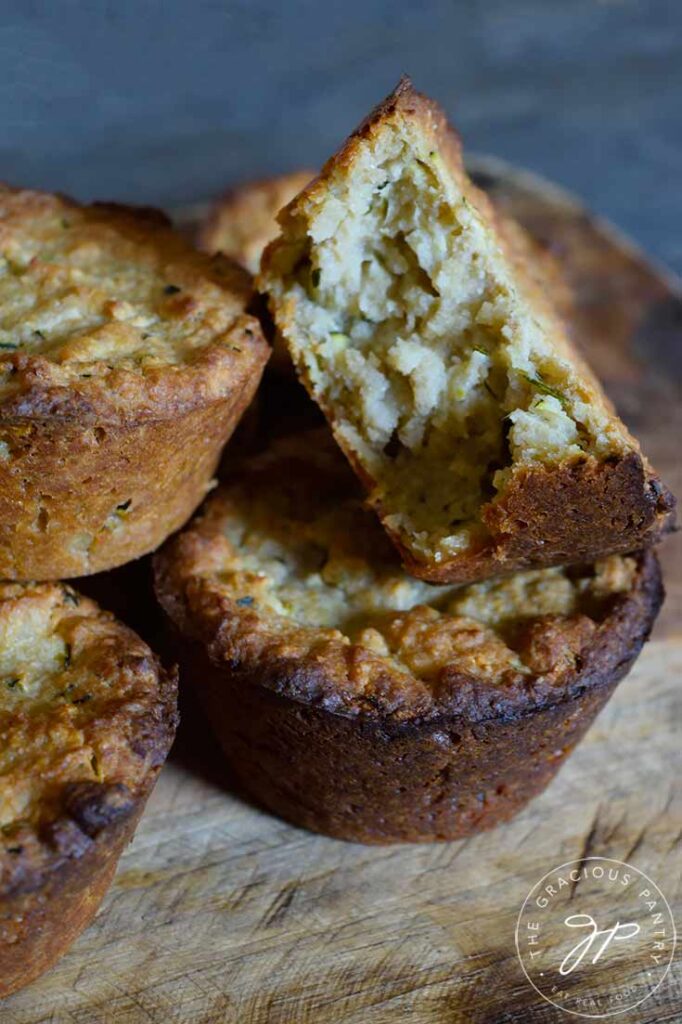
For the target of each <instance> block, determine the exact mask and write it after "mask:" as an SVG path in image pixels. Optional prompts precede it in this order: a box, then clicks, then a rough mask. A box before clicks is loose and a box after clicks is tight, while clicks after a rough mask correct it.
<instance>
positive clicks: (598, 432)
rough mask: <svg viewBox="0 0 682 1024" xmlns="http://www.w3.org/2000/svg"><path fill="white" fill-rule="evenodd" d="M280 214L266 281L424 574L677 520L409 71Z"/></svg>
mask: <svg viewBox="0 0 682 1024" xmlns="http://www.w3.org/2000/svg"><path fill="white" fill-rule="evenodd" d="M279 220H280V224H281V236H280V238H279V239H278V240H276V241H275V242H273V243H272V244H271V245H270V246H269V247H268V249H267V250H266V252H265V254H264V257H263V271H262V274H261V276H260V278H259V282H258V283H259V287H260V289H261V290H262V291H263V292H265V293H266V294H267V296H268V299H269V304H270V309H271V312H272V314H273V317H274V320H275V324H276V327H277V329H278V330H279V332H280V334H281V335H282V337H283V339H284V341H285V342H286V344H287V345H288V347H289V351H290V352H291V355H292V357H293V360H294V364H295V366H296V368H297V371H298V373H299V375H300V376H301V379H302V380H303V382H304V384H305V385H306V387H307V388H308V390H309V391H310V393H311V395H312V396H313V397H314V398H315V399H316V401H317V402H318V403H319V405H320V406H321V408H322V409H323V411H324V412H325V414H326V416H327V418H328V420H329V422H330V424H331V426H332V428H333V431H334V434H335V437H336V440H337V441H338V443H339V445H340V446H341V448H342V449H343V450H344V452H345V454H346V455H347V457H348V458H349V460H350V462H351V464H352V465H353V466H354V468H355V469H356V471H357V473H358V475H359V476H360V478H361V480H362V481H363V484H364V485H365V487H366V489H367V491H368V493H369V501H370V503H371V505H372V506H373V508H374V509H375V510H376V511H377V512H378V514H379V516H380V518H381V520H382V522H383V524H384V527H385V528H386V530H387V531H388V533H389V535H390V537H391V539H392V540H393V541H394V543H395V544H396V546H397V547H398V550H399V551H400V553H401V555H402V557H403V560H404V564H405V565H406V567H407V568H408V569H409V571H410V572H411V573H412V574H413V575H415V576H419V577H420V578H422V579H426V580H429V581H432V582H438V583H447V582H466V581H471V580H477V579H483V578H486V577H490V576H494V575H500V574H503V573H508V572H510V571H513V570H516V569H524V568H529V567H533V566H541V565H556V564H564V563H568V562H576V563H577V562H581V561H592V560H594V559H595V558H598V557H600V556H602V555H606V554H609V553H616V552H628V551H632V550H635V549H637V548H639V547H643V546H647V545H649V544H651V543H653V542H654V541H655V540H656V539H657V538H658V536H659V535H660V534H661V533H662V531H663V530H664V529H666V528H667V527H669V526H670V520H671V511H672V505H673V501H672V498H671V496H670V495H669V494H668V492H667V491H666V490H665V489H664V487H663V486H662V484H661V483H660V481H659V479H658V477H657V476H656V474H655V473H654V471H653V470H652V468H651V467H650V466H649V464H648V462H647V461H646V459H645V458H644V456H643V455H642V453H641V451H640V449H639V446H638V444H637V442H636V441H635V439H634V438H633V437H632V436H631V435H630V434H629V433H628V431H627V429H626V428H625V426H624V425H623V424H622V423H621V421H620V420H619V419H618V417H617V416H616V414H615V413H614V411H613V409H612V407H611V405H610V404H609V402H608V400H607V399H606V397H605V396H604V394H603V392H602V391H601V388H600V386H599V384H598V383H597V381H596V380H595V379H594V377H593V376H592V374H591V372H590V371H589V369H588V368H587V367H586V366H585V364H584V363H583V362H582V360H581V359H580V358H579V357H578V355H577V353H576V352H575V351H574V350H573V349H572V347H571V345H570V343H569V340H568V337H567V333H566V330H565V328H564V326H563V323H562V321H561V319H560V317H559V316H558V314H557V313H556V311H555V309H554V307H553V306H552V305H551V304H550V302H549V301H548V298H547V289H545V288H543V287H542V286H541V285H540V284H539V282H538V278H537V274H536V271H535V269H534V268H533V265H532V261H531V260H530V259H529V256H528V252H527V251H524V246H523V245H520V244H519V235H518V231H516V230H514V229H511V228H510V226H509V224H508V223H507V222H505V221H504V220H502V219H501V218H499V217H496V215H495V213H494V211H493V208H492V206H491V205H490V203H489V202H488V200H487V199H486V198H485V196H484V195H483V193H481V192H479V191H478V190H477V189H476V188H475V187H474V186H473V185H472V183H471V182H470V181H469V179H468V178H467V175H466V173H465V171H464V168H463V165H462V160H461V153H460V147H459V143H458V140H457V137H456V136H455V134H454V132H453V131H452V129H451V128H450V127H449V126H448V124H447V122H446V119H445V116H444V114H443V112H442V111H441V110H440V108H439V107H437V105H436V104H434V103H432V102H431V101H430V100H428V99H426V98H425V97H423V96H421V95H419V94H418V93H416V92H415V91H414V90H413V89H412V86H411V84H410V83H409V81H408V80H403V81H402V82H401V84H400V85H399V86H398V88H397V89H396V91H395V92H394V93H393V94H392V95H391V96H389V97H388V99H387V100H385V101H384V103H382V104H381V105H380V106H379V107H378V108H377V109H376V110H375V111H374V112H373V113H372V114H371V115H370V116H369V118H368V119H367V120H366V121H365V122H364V123H363V124H362V125H361V126H360V128H359V129H358V130H357V131H356V132H355V133H354V134H353V135H352V136H351V137H350V139H349V140H348V141H347V142H346V143H345V144H344V146H343V147H342V148H341V150H340V151H339V152H338V153H337V154H336V155H335V156H334V157H332V159H331V160H330V161H329V162H328V163H327V164H326V165H325V167H324V168H323V171H322V173H321V175H320V176H319V177H318V178H317V179H316V180H315V181H313V182H312V183H311V184H310V185H309V186H308V187H307V188H306V189H304V190H303V192H302V193H301V194H300V195H299V196H298V197H297V198H296V199H295V200H294V201H293V202H292V203H291V204H290V205H289V206H288V207H287V208H286V209H285V210H284V211H283V212H282V213H281V214H280V217H279Z"/></svg>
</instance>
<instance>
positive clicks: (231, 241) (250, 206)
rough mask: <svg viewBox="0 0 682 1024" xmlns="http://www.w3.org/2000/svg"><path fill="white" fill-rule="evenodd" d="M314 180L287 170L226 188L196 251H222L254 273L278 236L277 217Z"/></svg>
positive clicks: (308, 174)
mask: <svg viewBox="0 0 682 1024" xmlns="http://www.w3.org/2000/svg"><path fill="white" fill-rule="evenodd" d="M314 177H315V172H314V171H305V170H301V171H291V172H290V173H289V174H280V175H279V176H278V177H276V178H265V179H262V180H258V181H248V182H245V183H244V184H243V185H239V186H237V188H233V189H230V190H229V192H226V193H225V195H224V196H221V197H220V199H218V200H216V202H215V203H213V205H212V206H211V208H210V210H209V212H208V214H207V216H206V218H205V220H204V221H203V223H202V224H201V225H200V227H199V231H198V233H197V242H198V244H199V248H200V249H203V250H204V251H205V252H222V253H224V254H225V255H226V256H230V257H231V258H232V259H233V260H236V261H237V263H240V264H241V265H242V267H246V269H247V270H248V271H250V272H251V273H252V274H257V273H258V271H259V269H260V258H261V255H262V253H263V249H265V247H266V245H267V244H268V242H271V241H272V240H273V238H277V235H278V234H279V225H278V223H277V214H278V213H279V211H280V210H281V209H282V207H284V206H286V205H287V203H290V202H291V200H292V199H293V198H294V196H296V195H297V194H298V193H299V192H300V191H301V189H302V188H305V186H306V185H307V184H308V182H309V181H310V180H311V179H312V178H314Z"/></svg>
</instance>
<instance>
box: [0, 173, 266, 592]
mask: <svg viewBox="0 0 682 1024" xmlns="http://www.w3.org/2000/svg"><path fill="white" fill-rule="evenodd" d="M250 298H251V281H250V278H249V276H248V274H247V273H246V272H244V271H242V270H241V269H240V268H238V267H237V266H235V265H234V264H232V263H231V262H230V261H229V260H227V259H224V258H222V257H215V258H210V257H208V256H205V255H202V254H200V253H198V252H196V251H195V250H193V249H192V248H191V246H190V245H189V244H188V243H187V242H185V241H184V240H183V239H182V238H181V237H180V236H178V235H177V234H176V233H175V232H174V231H173V230H172V229H171V228H170V227H169V225H168V223H167V221H166V219H165V218H164V217H163V216H162V215H161V214H156V213H154V212H153V211H147V210H133V209H127V208H123V207H117V206H112V205H105V204H95V205H93V206H79V205H78V204H76V203H74V202H72V201H70V200H68V199H64V198H61V197H58V196H52V195H47V194H43V193H37V192H28V191H21V190H16V189H11V188H9V187H7V186H3V187H2V188H0V577H4V578H6V579H46V578H53V579H54V578H58V577H69V576H77V575H85V574H88V573H93V572H98V571H101V570H104V569H108V568H112V567H113V566H115V565H119V564H122V563H123V562H126V561H129V560H130V559H131V558H136V557H138V556H140V555H142V554H144V553H145V552H147V551H150V550H153V549H154V548H155V547H157V546H158V544H159V543H161V541H162V540H163V539H164V538H165V537H166V536H167V535H168V534H169V533H171V532H172V531H173V530H175V529H177V528H178V527H179V526H181V525H182V523H183V522H184V521H185V520H186V519H187V517H188V516H189V515H191V513H192V511H193V510H194V508H196V506H197V504H198V503H199V502H200V501H201V499H202V498H203V496H204V494H205V493H206V490H207V489H208V487H209V486H210V480H211V476H212V474H213V471H214V469H215V466H216V463H217V460H218V456H219V453H220V450H221V448H222V446H223V444H224V443H225V441H226V440H227V438H228V437H229V435H230V433H231V432H232V430H233V429H234V426H235V424H236V422H237V421H238V419H239V417H240V415H241V413H242V412H243V410H244V409H245V408H246V406H247V405H248V403H249V401H250V398H251V396H252V394H253V392H254V390H255V388H256V386H257V384H258V380H259V378H260V375H261V372H262V368H263V365H264V363H265V361H266V359H267V357H268V354H269V348H268V346H267V344H266V342H265V340H264V338H263V336H262V332H261V329H260V325H259V323H258V321H257V320H256V319H255V318H254V317H252V316H249V315H247V314H246V312H245V310H246V307H247V305H248V303H249V301H250Z"/></svg>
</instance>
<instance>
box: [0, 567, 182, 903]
mask: <svg viewBox="0 0 682 1024" xmlns="http://www.w3.org/2000/svg"><path fill="white" fill-rule="evenodd" d="M175 689H176V688H175V680H174V679H173V678H170V677H168V676H166V675H165V673H164V672H163V670H162V669H161V667H160V665H159V662H158V661H157V659H156V657H155V656H154V655H153V654H152V652H151V650H150V649H149V648H148V647H147V645H146V644H145V643H143V642H142V640H140V639H139V637H138V636H137V635H136V634H135V633H133V632H132V631H131V630H129V629H128V628H127V627H126V626H123V625H122V624H120V623H119V622H117V621H116V619H114V617H113V616H112V615H110V614H109V613H108V612H103V611H102V610H101V609H99V608H98V606H97V605H96V604H95V603H94V602H93V601H91V600H89V599H88V598H85V597H82V596H80V595H79V594H77V593H76V591H74V590H72V589H71V587H68V586H65V585H63V584H58V583H40V584H35V583H31V584H21V583H2V584H0V892H2V891H7V890H8V889H12V888H15V887H16V886H17V885H19V886H26V885H31V884H32V883H33V881H35V877H36V875H40V874H41V873H42V872H43V871H44V870H45V869H46V868H47V866H48V865H53V864H54V863H55V861H58V860H59V859H60V858H61V857H64V856H71V855H74V854H75V855H78V854H79V853H80V852H82V850H83V849H84V848H85V847H87V845H88V844H89V842H90V841H91V838H92V837H93V836H94V835H96V834H97V832H98V831H99V830H100V829H101V828H103V827H104V826H106V825H108V824H111V823H112V822H114V821H116V820H117V819H118V818H119V817H121V816H125V815H127V814H129V813H131V812H132V811H134V809H135V802H136V799H137V797H138V796H140V795H141V794H143V793H145V792H146V790H147V789H148V787H149V784H150V781H151V778H153V776H154V775H155V774H156V770H157V769H158V768H159V767H160V765H161V764H162V763H163V761H164V759H165V757H166V754H167V753H168V750H169V748H170V744H171V742H172V738H173V733H174V730H175V724H176V710H175Z"/></svg>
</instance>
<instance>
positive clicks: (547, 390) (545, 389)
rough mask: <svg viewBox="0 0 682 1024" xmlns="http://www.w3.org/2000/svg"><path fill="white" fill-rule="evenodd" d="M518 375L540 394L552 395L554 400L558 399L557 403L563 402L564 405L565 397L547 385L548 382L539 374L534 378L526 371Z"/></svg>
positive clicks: (521, 371)
mask: <svg viewBox="0 0 682 1024" xmlns="http://www.w3.org/2000/svg"><path fill="white" fill-rule="evenodd" d="M517 373H518V374H519V376H521V377H523V379H524V380H525V381H528V383H529V384H530V385H531V386H532V387H534V388H536V389H537V390H538V391H539V392H540V394H542V395H551V397H552V398H556V399H557V401H558V402H561V403H562V405H563V402H564V396H563V395H562V394H561V392H560V391H557V389H556V388H553V387H551V385H549V384H547V383H546V381H544V380H543V379H542V377H541V376H540V375H539V374H538V375H537V376H535V377H533V376H532V374H530V373H526V372H525V371H524V370H518V371H517Z"/></svg>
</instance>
